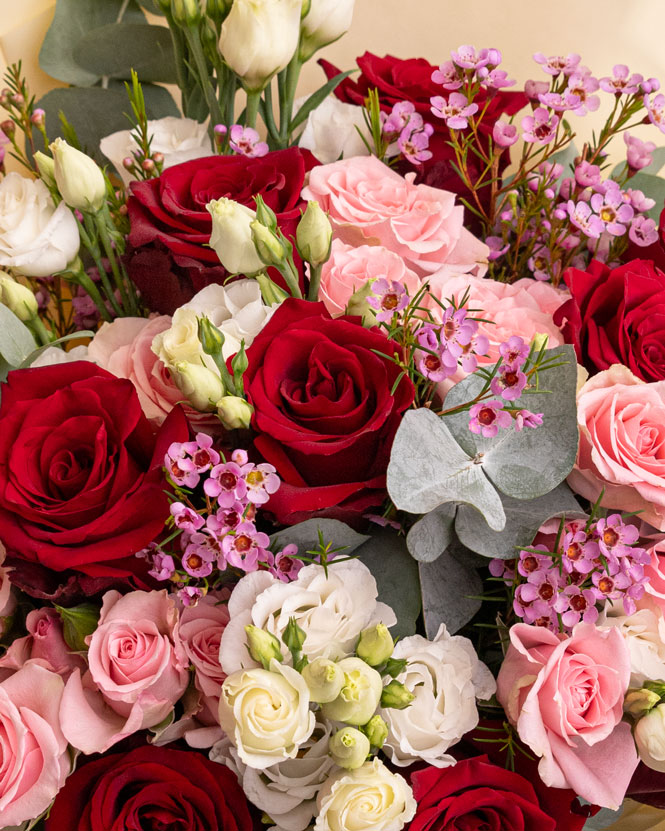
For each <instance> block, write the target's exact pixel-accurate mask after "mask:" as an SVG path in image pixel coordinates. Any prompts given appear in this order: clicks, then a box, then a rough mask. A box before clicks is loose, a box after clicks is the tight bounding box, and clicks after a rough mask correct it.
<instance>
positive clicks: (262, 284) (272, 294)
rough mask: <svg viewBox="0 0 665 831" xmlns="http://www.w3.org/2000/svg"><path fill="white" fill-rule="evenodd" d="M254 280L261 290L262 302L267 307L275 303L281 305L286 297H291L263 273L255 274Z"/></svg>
mask: <svg viewBox="0 0 665 831" xmlns="http://www.w3.org/2000/svg"><path fill="white" fill-rule="evenodd" d="M255 279H256V282H257V283H258V284H259V288H260V289H261V297H262V298H263V302H264V303H266V304H267V305H268V306H272V305H274V304H275V303H282V302H283V301H284V300H286V298H287V297H290V296H291V295H290V294H289V293H288V292H287V291H284V289H283V288H280V287H279V286H278V285H277V283H273V281H272V280H271V279H270V277H268V275H267V274H266V273H265V271H262V272H260V273H259V274H257V275H256V277H255Z"/></svg>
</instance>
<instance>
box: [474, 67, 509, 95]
mask: <svg viewBox="0 0 665 831" xmlns="http://www.w3.org/2000/svg"><path fill="white" fill-rule="evenodd" d="M478 78H479V79H480V80H481V81H482V83H483V86H485V87H487V89H489V90H496V89H503V88H504V87H514V86H515V84H516V83H517V81H516V80H515V79H514V78H509V77H508V73H507V72H505V71H504V70H503V69H491V70H488V69H487V67H486V66H484V67H482V68H481V69H479V70H478Z"/></svg>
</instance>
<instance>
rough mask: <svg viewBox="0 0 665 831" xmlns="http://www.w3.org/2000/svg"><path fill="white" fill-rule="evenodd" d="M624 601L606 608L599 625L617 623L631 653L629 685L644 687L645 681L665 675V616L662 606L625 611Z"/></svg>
mask: <svg viewBox="0 0 665 831" xmlns="http://www.w3.org/2000/svg"><path fill="white" fill-rule="evenodd" d="M622 612H623V608H622V604H620V603H619V604H616V605H614V606H612V607H610V606H609V604H608V608H607V609H606V617H605V619H604V620H603V619H602V618H601V619H600V620H599V621H598V624H597V625H598V626H603V627H605V626H616V628H617V629H618V630H619V632H621V634H622V635H623V638H624V640H625V641H626V646H627V647H628V652H629V653H630V672H631V675H630V686H631V687H641V686H642V684H644V682H645V681H659V680H661V679H665V618H663V613H662V612H661V610H660V609H657V608H654V609H653V610H651V609H639V610H638V611H637V612H635V613H634V614H632V615H624V614H622Z"/></svg>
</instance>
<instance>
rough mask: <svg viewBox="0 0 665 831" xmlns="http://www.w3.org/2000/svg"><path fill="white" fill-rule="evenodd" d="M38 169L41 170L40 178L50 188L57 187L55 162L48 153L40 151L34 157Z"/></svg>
mask: <svg viewBox="0 0 665 831" xmlns="http://www.w3.org/2000/svg"><path fill="white" fill-rule="evenodd" d="M34 159H35V163H36V164H37V169H38V170H39V178H40V179H41V180H42V182H43V183H44V184H45V185H46V186H47V187H49V188H51V187H53V185H55V162H54V161H53V159H52V158H51V157H50V156H47V155H46V153H42V151H41V150H38V151H37V152H36V153H35V155H34Z"/></svg>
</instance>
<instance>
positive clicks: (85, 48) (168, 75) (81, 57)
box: [73, 23, 178, 84]
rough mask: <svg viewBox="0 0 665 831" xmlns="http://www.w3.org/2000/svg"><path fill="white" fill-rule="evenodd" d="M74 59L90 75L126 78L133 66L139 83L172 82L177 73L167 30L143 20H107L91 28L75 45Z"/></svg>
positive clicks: (176, 79)
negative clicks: (115, 21)
mask: <svg viewBox="0 0 665 831" xmlns="http://www.w3.org/2000/svg"><path fill="white" fill-rule="evenodd" d="M73 55H74V60H75V61H76V62H77V63H78V64H79V66H81V67H83V68H84V69H86V70H87V71H88V72H90V73H91V74H93V75H99V76H101V75H108V76H109V77H111V78H130V70H131V69H134V70H135V71H136V73H137V75H138V76H139V80H140V81H141V83H142V84H144V83H146V82H149V81H158V82H162V83H165V84H176V83H177V82H178V75H177V72H176V66H175V57H174V54H173V42H172V40H171V33H170V32H169V30H168V29H167V28H166V27H165V26H150V25H149V24H147V23H109V24H107V25H106V26H99V27H97V28H96V29H91V30H90V31H89V32H88V33H87V34H85V35H84V36H83V37H82V38H81V39H80V40H79V42H78V43H77V44H76V46H75V47H74V50H73Z"/></svg>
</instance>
